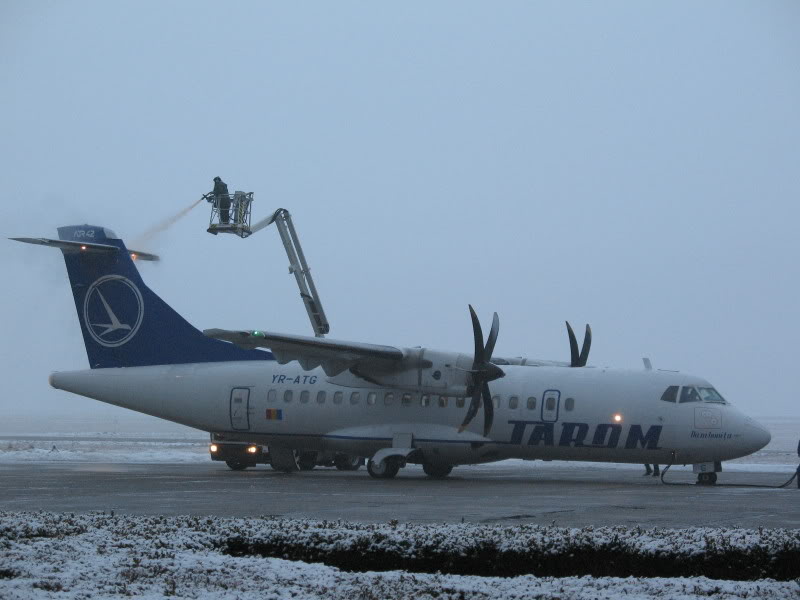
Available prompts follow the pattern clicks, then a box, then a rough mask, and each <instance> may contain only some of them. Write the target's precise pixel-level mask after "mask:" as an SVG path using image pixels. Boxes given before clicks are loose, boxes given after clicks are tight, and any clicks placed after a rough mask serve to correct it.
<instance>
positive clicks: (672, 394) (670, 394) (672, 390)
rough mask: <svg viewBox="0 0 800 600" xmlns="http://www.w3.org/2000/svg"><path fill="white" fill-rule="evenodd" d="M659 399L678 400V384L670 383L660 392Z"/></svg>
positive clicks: (666, 400) (665, 400)
mask: <svg viewBox="0 0 800 600" xmlns="http://www.w3.org/2000/svg"><path fill="white" fill-rule="evenodd" d="M661 399H662V400H663V401H664V402H677V401H678V386H677V385H671V386H669V387H668V388H667V389H665V390H664V393H663V394H661Z"/></svg>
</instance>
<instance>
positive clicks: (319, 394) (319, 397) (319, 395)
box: [317, 390, 325, 404]
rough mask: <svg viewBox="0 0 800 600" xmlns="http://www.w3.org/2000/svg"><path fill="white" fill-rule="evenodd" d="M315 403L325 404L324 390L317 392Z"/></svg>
mask: <svg viewBox="0 0 800 600" xmlns="http://www.w3.org/2000/svg"><path fill="white" fill-rule="evenodd" d="M317 404H325V390H322V391H320V392H317Z"/></svg>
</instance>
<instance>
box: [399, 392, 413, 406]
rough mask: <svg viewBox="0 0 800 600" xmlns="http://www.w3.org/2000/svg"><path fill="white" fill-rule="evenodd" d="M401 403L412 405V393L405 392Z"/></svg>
mask: <svg viewBox="0 0 800 600" xmlns="http://www.w3.org/2000/svg"><path fill="white" fill-rule="evenodd" d="M400 404H402V405H403V406H411V394H403V398H402V400H401V401H400Z"/></svg>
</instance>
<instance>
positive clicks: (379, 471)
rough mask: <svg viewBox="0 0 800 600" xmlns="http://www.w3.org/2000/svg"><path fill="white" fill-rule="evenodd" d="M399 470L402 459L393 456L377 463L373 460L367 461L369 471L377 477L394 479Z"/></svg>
mask: <svg viewBox="0 0 800 600" xmlns="http://www.w3.org/2000/svg"><path fill="white" fill-rule="evenodd" d="M399 470H400V461H399V460H398V459H397V458H395V457H392V456H390V457H389V458H387V459H385V460H382V461H381V462H380V463H377V464H376V463H375V462H374V461H372V460H370V461H369V462H368V463H367V471H368V472H369V474H370V475H371V476H372V477H374V478H375V479H392V478H394V476H395V475H397V472H398V471H399Z"/></svg>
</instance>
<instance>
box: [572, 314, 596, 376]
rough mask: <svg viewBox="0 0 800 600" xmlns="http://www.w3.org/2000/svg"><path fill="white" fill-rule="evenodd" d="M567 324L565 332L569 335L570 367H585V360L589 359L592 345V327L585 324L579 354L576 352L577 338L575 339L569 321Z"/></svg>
mask: <svg viewBox="0 0 800 600" xmlns="http://www.w3.org/2000/svg"><path fill="white" fill-rule="evenodd" d="M566 324H567V334H568V335H569V353H570V362H569V366H570V367H585V366H586V361H587V360H589V350H590V349H591V347H592V328H591V327H589V325H588V324H587V325H586V333H585V334H584V336H583V347H581V351H580V354H579V353H578V340H577V339H575V332H574V331H572V327H571V326H570V324H569V321H566Z"/></svg>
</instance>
